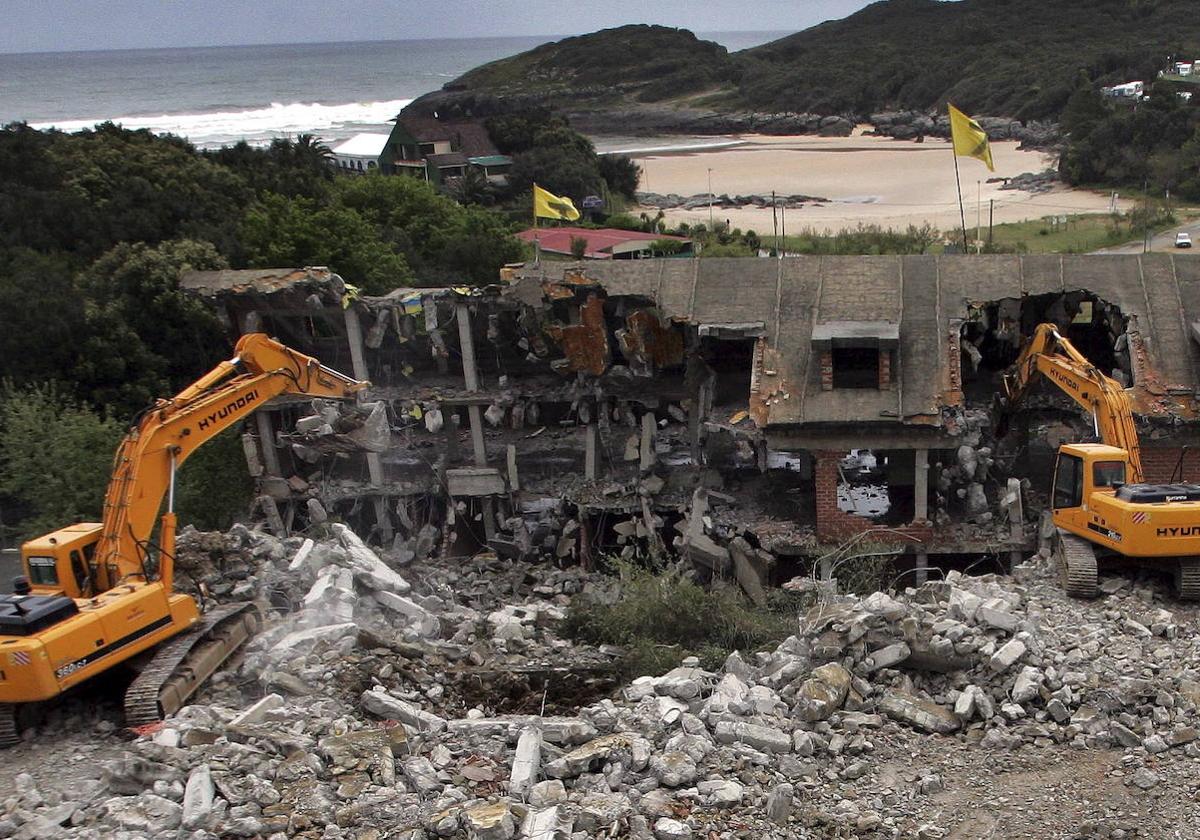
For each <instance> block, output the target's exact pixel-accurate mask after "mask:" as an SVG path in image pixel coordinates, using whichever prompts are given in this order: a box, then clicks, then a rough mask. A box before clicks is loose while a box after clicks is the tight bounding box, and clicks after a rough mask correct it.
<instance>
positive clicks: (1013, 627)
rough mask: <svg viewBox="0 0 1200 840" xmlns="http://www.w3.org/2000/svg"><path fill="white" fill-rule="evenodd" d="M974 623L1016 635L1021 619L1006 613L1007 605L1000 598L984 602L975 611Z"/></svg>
mask: <svg viewBox="0 0 1200 840" xmlns="http://www.w3.org/2000/svg"><path fill="white" fill-rule="evenodd" d="M975 622H976V623H977V624H981V625H983V626H984V627H991V628H993V629H996V630H1003V631H1005V632H1006V633H1016V632H1017V627H1018V626H1019V625H1020V623H1021V619H1020V618H1019V617H1017V616H1015V615H1013V614H1012V613H1011V612H1009V611H1008V604H1006V603H1005V602H1004V601H1003V600H1002V599H1000V598H992V599H990V600H987V601H984V602H983V603H982V604H980V605H979V608H978V609H977V610H976V611H975Z"/></svg>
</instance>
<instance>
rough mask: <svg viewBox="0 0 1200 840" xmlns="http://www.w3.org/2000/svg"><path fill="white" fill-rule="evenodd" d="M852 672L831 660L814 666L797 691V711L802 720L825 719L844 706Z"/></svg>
mask: <svg viewBox="0 0 1200 840" xmlns="http://www.w3.org/2000/svg"><path fill="white" fill-rule="evenodd" d="M850 679H851V677H850V672H849V671H847V670H846V669H845V668H843V667H842V666H841V665H838V664H837V663H836V662H830V663H828V664H825V665H822V666H821V667H820V668H814V669H813V672H812V674H811V676H810V677H809V678H808V679H807V680H805V681H804V684H803V685H801V686H800V690H799V691H798V692H797V693H796V711H797V713H798V714H799V716H800V719H801V720H807V721H818V720H825V719H826V718H828V717H829V716H830V715H832V714H833V713H834V712H836V711H837V710H838V709H840V708H841V707H842V703H844V702H845V701H846V695H847V694H849V693H850Z"/></svg>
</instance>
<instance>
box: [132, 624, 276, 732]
mask: <svg viewBox="0 0 1200 840" xmlns="http://www.w3.org/2000/svg"><path fill="white" fill-rule="evenodd" d="M257 622H258V609H257V608H256V607H255V606H254V605H253V604H229V605H226V606H223V607H218V608H216V609H213V610H210V611H208V612H207V613H205V614H204V616H203V617H202V618H201V621H200V624H198V625H197V626H196V627H194V628H192V629H191V630H189V631H188V632H186V633H184V634H182V635H180V636H177V637H176V638H174V639H172V640H171V641H169V642H167V643H166V644H164V645H162V647H160V648H159V649H158V650H157V651H156V652H155V654H154V658H153V659H151V660H150V662H149V663H148V664H147V665H146V667H145V668H144V669H143V670H142V672H141V673H140V674H138V676H137V678H136V679H135V680H134V681H133V683H131V684H130V686H129V688H128V690H127V691H126V692H125V723H126V725H127V726H144V725H146V724H148V723H155V722H156V721H159V720H162V718H163V716H164V715H169V714H172V713H173V712H175V711H178V710H179V708H180V707H181V706H182V705H183V703H184V701H185V700H187V698H188V697H190V696H191V694H192V692H194V691H195V690H196V689H197V688H199V686H200V684H201V683H203V682H204V680H205V679H207V678H208V677H209V675H210V674H212V672H213V671H215V670H216V669H217V668H218V667H220V665H221V663H222V662H224V661H225V660H226V659H228V658H229V656H230V655H231V654H232V653H233V652H234V651H235V650H237V649H238V648H239V647H240V646H241V645H242V643H243V642H244V641H245V640H246V639H247V638H248V637H249V636H250V635H251V634H252V633H253V632H254V629H255V627H256V625H257Z"/></svg>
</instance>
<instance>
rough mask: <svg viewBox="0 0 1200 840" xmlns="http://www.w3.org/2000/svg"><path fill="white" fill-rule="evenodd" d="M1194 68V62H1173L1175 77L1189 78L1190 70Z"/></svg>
mask: <svg viewBox="0 0 1200 840" xmlns="http://www.w3.org/2000/svg"><path fill="white" fill-rule="evenodd" d="M1194 66H1195V62H1192V61H1176V62H1175V75H1176V76H1190V75H1192V68H1193V67H1194Z"/></svg>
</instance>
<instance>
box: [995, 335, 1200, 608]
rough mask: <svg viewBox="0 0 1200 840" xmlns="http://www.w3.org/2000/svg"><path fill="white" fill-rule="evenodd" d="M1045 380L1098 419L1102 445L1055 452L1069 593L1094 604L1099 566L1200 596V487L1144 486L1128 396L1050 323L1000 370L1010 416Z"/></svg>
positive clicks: (1055, 498) (1058, 542) (1059, 540)
mask: <svg viewBox="0 0 1200 840" xmlns="http://www.w3.org/2000/svg"><path fill="white" fill-rule="evenodd" d="M1039 375H1041V376H1045V377H1046V378H1047V379H1048V380H1049V381H1050V382H1052V383H1053V384H1054V385H1055V386H1057V387H1058V388H1059V389H1060V390H1061V391H1062V392H1063V393H1065V394H1066V395H1067V396H1069V397H1071V399H1073V400H1074V401H1075V402H1076V403H1078V404H1079V405H1080V406H1081V407H1082V408H1083V409H1084V410H1085V411H1087V412H1089V413H1090V414H1091V416H1092V427H1093V429H1094V431H1095V436H1096V438H1097V439H1098V440H1099V441H1100V443H1071V444H1064V445H1062V446H1061V447H1059V450H1058V459H1057V461H1056V463H1055V468H1054V485H1053V489H1052V490H1051V496H1050V508H1051V515H1052V517H1053V520H1054V525H1055V528H1056V539H1055V554H1056V555H1057V559H1058V563H1059V569H1060V571H1061V575H1062V579H1063V584H1064V586H1065V588H1066V590H1067V594H1069V595H1072V596H1074V597H1077V598H1092V597H1095V595H1096V592H1097V589H1096V573H1097V561H1100V562H1104V563H1106V564H1111V565H1123V564H1124V565H1132V566H1136V567H1153V568H1159V569H1162V570H1165V571H1167V572H1169V573H1172V574H1174V577H1175V585H1176V589H1177V591H1178V594H1179V597H1180V598H1184V599H1188V600H1197V599H1200V484H1145V483H1143V473H1142V459H1141V453H1140V450H1139V447H1138V434H1137V428H1136V426H1135V425H1134V420H1133V408H1132V404H1131V402H1130V399H1129V394H1128V393H1127V392H1126V391H1125V389H1124V388H1123V387H1122V386H1121V383H1119V382H1117V381H1116V380H1115V379H1112V378H1111V377H1109V376H1107V375H1105V374H1104V373H1103V372H1102V371H1100V370H1098V369H1097V368H1096V366H1095V365H1093V364H1092V363H1091V362H1089V361H1088V360H1087V359H1086V358H1085V357H1084V356H1083V354H1081V353H1080V352H1079V351H1078V350H1077V349H1076V348H1075V347H1074V346H1073V345H1072V344H1071V342H1070V341H1069V340H1068V339H1066V338H1063V336H1062V335H1060V334H1059V332H1058V328H1057V327H1056V326H1055V325H1054V324H1041V325H1039V326H1038V328H1037V330H1036V331H1035V332H1034V335H1033V337H1032V338H1031V339H1030V340H1029V342H1028V343H1027V344H1026V345H1025V347H1024V348H1023V349H1022V351H1021V355H1020V356H1019V357H1018V359H1017V361H1016V362H1015V363H1014V364H1013V366H1012V367H1011V368H1009V369H1008V370H1007V371H1005V373H1004V402H1005V409H1006V411H1011V410H1012V409H1014V408H1015V407H1016V406H1017V404H1018V403H1020V401H1021V399H1022V398H1023V397H1024V396H1025V395H1026V393H1027V392H1028V390H1029V388H1030V386H1031V385H1032V384H1033V383H1034V382H1035V381H1036V380H1037V378H1038V376H1039Z"/></svg>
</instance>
